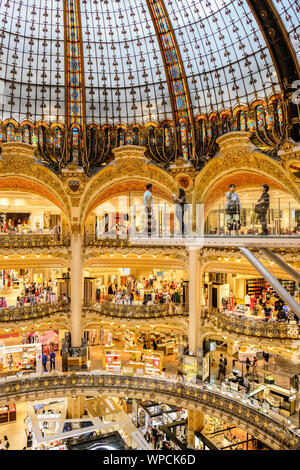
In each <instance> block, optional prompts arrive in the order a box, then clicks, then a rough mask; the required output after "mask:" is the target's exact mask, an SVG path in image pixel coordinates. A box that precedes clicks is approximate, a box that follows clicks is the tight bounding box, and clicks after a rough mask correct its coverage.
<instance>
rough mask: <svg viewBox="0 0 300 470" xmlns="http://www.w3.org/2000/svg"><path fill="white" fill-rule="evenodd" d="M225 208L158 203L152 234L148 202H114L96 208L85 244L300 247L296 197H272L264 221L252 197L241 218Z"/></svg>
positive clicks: (299, 210)
mask: <svg viewBox="0 0 300 470" xmlns="http://www.w3.org/2000/svg"><path fill="white" fill-rule="evenodd" d="M278 193H279V191H278ZM248 197H249V200H248V199H247V198H248ZM115 199H117V198H115ZM129 199H130V198H129ZM252 199H253V196H252ZM122 200H123V199H122ZM225 204H226V202H225V201H222V202H220V201H219V202H216V201H208V202H206V203H205V204H196V205H192V204H190V205H189V204H186V207H185V208H184V212H182V208H181V207H180V206H179V205H178V204H177V205H176V204H170V203H167V202H165V201H163V202H158V203H155V204H153V206H152V211H151V218H150V217H149V223H150V227H151V230H148V217H147V215H146V212H145V207H144V205H143V204H133V205H128V206H126V204H124V205H123V208H122V207H121V202H119V203H118V202H117V201H111V202H110V206H108V208H107V209H106V208H105V207H104V205H103V207H101V208H100V209H99V210H98V209H97V211H98V212H97V211H96V214H98V213H99V214H100V215H99V216H98V215H96V220H95V223H94V226H96V230H95V232H94V233H91V232H90V231H86V232H85V237H84V245H85V246H86V247H89V246H99V247H100V246H101V247H103V246H112V247H113V246H118V247H125V246H134V245H152V246H155V245H165V246H178V247H180V246H183V247H188V246H189V245H196V246H197V245H198V246H199V247H200V248H201V247H203V246H253V247H255V246H258V247H259V246H270V247H274V248H276V247H278V248H281V247H282V246H287V247H298V246H299V242H300V205H299V204H298V203H297V202H296V201H295V200H293V198H289V197H286V198H284V197H283V196H282V197H278V198H275V197H273V198H272V199H271V203H270V207H269V209H268V210H267V211H266V212H265V213H264V216H263V217H264V218H263V217H262V216H261V214H259V213H257V210H256V203H254V202H253V201H251V198H250V196H248V195H247V196H245V200H243V203H242V206H241V207H242V208H241V210H240V212H239V214H234V215H229V214H227V211H226V209H225ZM182 214H183V218H182ZM264 221H265V222H264ZM264 224H265V227H263V225H264ZM264 228H265V233H263V230H264Z"/></svg>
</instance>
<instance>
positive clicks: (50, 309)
mask: <svg viewBox="0 0 300 470" xmlns="http://www.w3.org/2000/svg"><path fill="white" fill-rule="evenodd" d="M68 311H69V306H68V305H66V304H63V303H55V304H51V303H43V304H38V305H28V306H26V307H8V308H0V323H1V322H17V321H23V320H33V319H41V318H44V317H47V316H49V317H50V316H53V315H55V314H57V313H66V312H68Z"/></svg>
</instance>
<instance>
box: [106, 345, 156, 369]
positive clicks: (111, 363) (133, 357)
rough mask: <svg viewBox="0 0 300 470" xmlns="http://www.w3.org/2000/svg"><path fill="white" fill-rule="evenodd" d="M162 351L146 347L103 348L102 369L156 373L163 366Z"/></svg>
mask: <svg viewBox="0 0 300 470" xmlns="http://www.w3.org/2000/svg"><path fill="white" fill-rule="evenodd" d="M162 364H163V353H162V352H161V351H151V350H147V349H125V350H122V349H112V348H104V350H103V369H104V370H106V371H107V372H122V373H123V374H125V375H158V374H160V373H161V370H162V367H163V365H162Z"/></svg>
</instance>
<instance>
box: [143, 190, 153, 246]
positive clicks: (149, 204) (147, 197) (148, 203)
mask: <svg viewBox="0 0 300 470" xmlns="http://www.w3.org/2000/svg"><path fill="white" fill-rule="evenodd" d="M144 207H145V215H146V231H147V232H148V237H151V229H152V215H153V214H152V209H153V196H152V184H151V183H149V184H147V185H146V191H145V193H144Z"/></svg>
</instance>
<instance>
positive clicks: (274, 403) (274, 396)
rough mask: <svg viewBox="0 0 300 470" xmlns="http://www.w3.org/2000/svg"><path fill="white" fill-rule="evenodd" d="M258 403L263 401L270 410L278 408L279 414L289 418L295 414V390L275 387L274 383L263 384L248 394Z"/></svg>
mask: <svg viewBox="0 0 300 470" xmlns="http://www.w3.org/2000/svg"><path fill="white" fill-rule="evenodd" d="M249 397H253V398H255V399H257V400H259V401H261V402H262V401H265V402H266V403H268V404H269V405H270V406H271V407H272V408H278V409H279V410H280V413H281V414H283V415H286V416H291V415H293V414H294V413H295V412H296V390H295V389H293V388H291V389H287V388H284V387H280V386H279V385H275V384H274V383H264V384H261V385H259V386H258V387H257V388H256V389H255V390H254V391H253V392H251V393H250V394H249Z"/></svg>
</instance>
